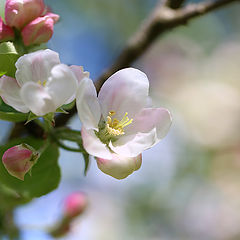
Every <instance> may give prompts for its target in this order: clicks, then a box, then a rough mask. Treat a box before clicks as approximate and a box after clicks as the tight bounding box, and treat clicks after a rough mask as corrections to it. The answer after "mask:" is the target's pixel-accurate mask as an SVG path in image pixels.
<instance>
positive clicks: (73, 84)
mask: <svg viewBox="0 0 240 240" xmlns="http://www.w3.org/2000/svg"><path fill="white" fill-rule="evenodd" d="M16 68H17V71H16V75H15V76H16V79H14V78H12V77H9V76H5V75H4V76H2V77H1V78H0V95H1V97H2V99H3V101H4V102H5V103H6V104H8V105H10V106H12V107H13V108H15V109H16V110H18V111H20V112H24V113H26V112H29V111H32V112H33V113H34V114H35V115H37V116H43V115H45V114H47V113H51V112H55V111H56V109H57V108H59V107H61V106H62V105H63V104H66V103H69V102H70V100H72V99H73V98H74V96H75V92H76V88H77V78H76V77H75V75H74V73H73V71H72V70H71V68H70V67H68V66H67V65H64V64H61V63H60V60H59V55H58V53H56V52H54V51H52V50H49V49H46V50H39V51H36V52H33V53H30V54H25V55H24V56H22V57H20V58H19V59H18V60H17V62H16Z"/></svg>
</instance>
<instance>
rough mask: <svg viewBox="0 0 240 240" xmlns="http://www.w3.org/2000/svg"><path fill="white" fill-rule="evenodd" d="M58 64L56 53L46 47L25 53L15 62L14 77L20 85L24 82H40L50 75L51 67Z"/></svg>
mask: <svg viewBox="0 0 240 240" xmlns="http://www.w3.org/2000/svg"><path fill="white" fill-rule="evenodd" d="M57 64H60V59H59V55H58V53H56V52H54V51H52V50H50V49H46V50H39V51H36V52H33V53H29V54H25V55H23V56H22V57H20V58H19V59H18V60H17V62H16V67H17V71H16V79H17V81H18V83H19V85H20V86H22V85H23V84H24V83H26V82H36V83H37V82H41V83H42V84H43V83H45V82H46V80H47V79H48V78H49V77H50V75H51V70H52V68H53V67H54V66H55V65H57Z"/></svg>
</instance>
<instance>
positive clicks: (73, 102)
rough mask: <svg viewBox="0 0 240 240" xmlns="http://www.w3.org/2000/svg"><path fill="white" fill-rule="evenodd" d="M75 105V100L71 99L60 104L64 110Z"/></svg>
mask: <svg viewBox="0 0 240 240" xmlns="http://www.w3.org/2000/svg"><path fill="white" fill-rule="evenodd" d="M74 106H75V100H73V101H72V102H70V103H68V104H65V105H62V107H61V108H62V109H64V110H71V109H72V108H73V107H74Z"/></svg>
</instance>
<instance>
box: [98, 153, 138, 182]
mask: <svg viewBox="0 0 240 240" xmlns="http://www.w3.org/2000/svg"><path fill="white" fill-rule="evenodd" d="M97 164H98V168H99V169H100V170H101V171H102V172H104V173H106V174H108V175H110V176H112V177H114V178H117V179H123V178H126V177H127V176H128V175H130V174H131V173H133V172H134V171H136V170H138V169H139V168H140V167H141V164H142V155H141V154H140V155H138V156H137V157H134V158H130V157H123V156H120V155H117V154H112V159H103V158H97Z"/></svg>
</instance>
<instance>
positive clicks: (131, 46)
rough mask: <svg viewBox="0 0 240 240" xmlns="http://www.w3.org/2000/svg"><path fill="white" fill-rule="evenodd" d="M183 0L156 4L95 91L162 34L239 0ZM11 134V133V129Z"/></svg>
mask: <svg viewBox="0 0 240 240" xmlns="http://www.w3.org/2000/svg"><path fill="white" fill-rule="evenodd" d="M183 1H184V0H166V2H165V4H158V5H157V6H156V8H155V9H154V11H153V12H152V13H151V14H150V16H149V18H148V19H146V20H145V21H144V23H143V25H142V26H141V27H140V29H139V31H137V32H136V33H135V34H134V35H133V37H132V38H131V39H130V40H129V42H128V44H127V45H126V47H125V48H124V49H123V51H122V52H121V54H120V55H119V57H118V58H117V59H116V60H115V62H114V64H113V65H112V66H111V67H110V68H109V69H107V70H106V71H105V72H104V73H103V74H102V75H101V76H100V77H99V78H98V79H97V81H96V82H95V86H96V89H97V91H99V90H100V88H101V86H102V85H103V83H104V82H105V81H106V79H107V78H108V77H109V76H111V75H112V74H113V73H115V72H116V71H118V70H120V69H122V68H125V67H129V66H130V65H131V64H132V63H133V62H135V61H136V60H137V59H138V58H139V57H140V56H141V55H142V54H143V53H144V52H145V51H146V50H147V49H148V48H149V47H150V46H151V45H152V43H153V42H154V41H155V40H156V39H157V38H158V37H159V36H161V35H162V34H163V33H165V32H167V31H170V30H172V29H174V28H176V27H179V26H182V25H185V24H187V23H188V21H189V20H191V19H194V18H196V17H198V16H202V15H204V14H206V13H208V12H211V11H213V10H215V9H218V8H220V7H223V6H225V5H228V4H230V3H233V2H238V1H239V0H218V1H210V2H201V3H197V4H189V5H187V6H186V7H183V8H179V7H180V6H181V5H182V3H183ZM75 113H76V108H74V109H73V110H72V111H71V112H70V113H69V114H68V115H62V116H59V117H57V118H56V127H59V126H63V125H65V124H66V123H67V122H68V120H69V119H70V118H71V117H72V116H73V115H74V114H75ZM13 131H14V130H13Z"/></svg>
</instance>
